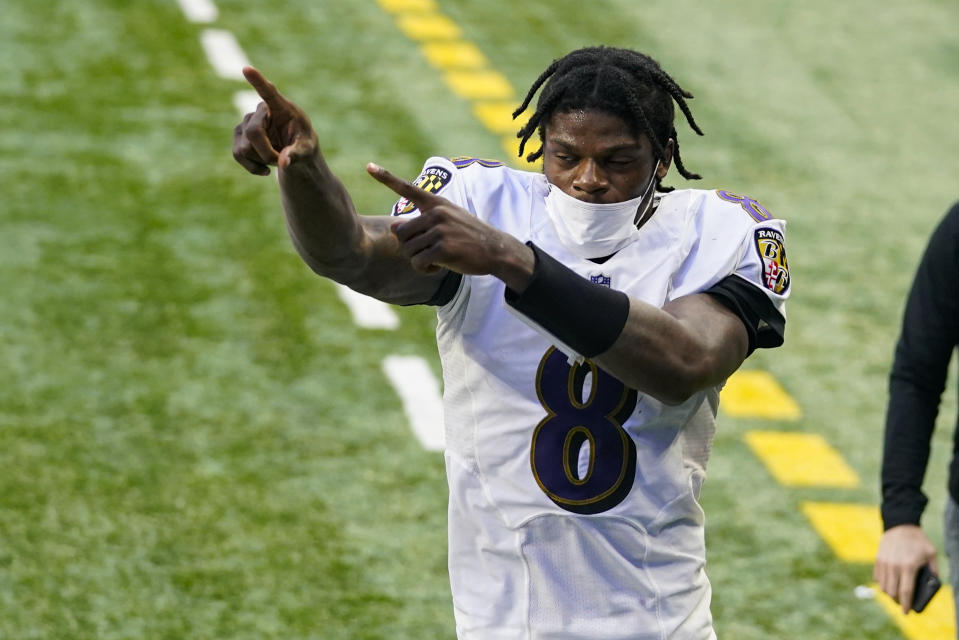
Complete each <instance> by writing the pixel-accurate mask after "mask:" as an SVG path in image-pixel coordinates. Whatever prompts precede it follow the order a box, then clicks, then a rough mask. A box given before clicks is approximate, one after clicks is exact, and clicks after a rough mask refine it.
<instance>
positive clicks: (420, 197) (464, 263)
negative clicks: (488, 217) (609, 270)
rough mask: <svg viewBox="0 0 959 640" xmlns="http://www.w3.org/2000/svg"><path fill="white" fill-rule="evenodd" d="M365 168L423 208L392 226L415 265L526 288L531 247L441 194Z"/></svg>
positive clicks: (372, 166)
mask: <svg viewBox="0 0 959 640" xmlns="http://www.w3.org/2000/svg"><path fill="white" fill-rule="evenodd" d="M366 170H367V172H369V174H370V175H371V176H373V177H374V178H375V179H376V180H377V181H379V182H380V183H381V184H384V185H386V186H387V187H389V188H390V189H391V190H392V191H393V192H395V193H396V194H397V195H400V196H402V197H404V198H406V199H408V200H409V201H411V202H412V203H413V204H415V205H416V207H417V208H418V209H419V210H420V215H419V216H417V217H415V218H412V219H405V220H397V221H396V222H394V223H393V225H392V226H391V230H392V231H393V234H394V235H395V236H396V238H397V240H398V241H399V243H400V253H402V254H403V255H405V256H406V257H407V258H409V260H410V264H411V265H412V267H413V268H414V269H416V270H417V271H420V272H423V273H432V272H435V271H438V270H439V269H441V268H446V269H450V270H452V271H456V272H459V273H462V274H466V275H486V274H493V275H496V276H497V277H499V278H500V279H502V280H503V281H504V282H506V283H507V284H508V285H509V286H510V287H512V288H514V289H515V290H517V291H522V290H523V289H524V288H525V287H526V284H527V282H528V280H529V277H530V275H531V274H532V271H533V262H534V257H533V253H532V251H531V250H530V249H529V247H527V246H526V245H524V244H523V243H522V242H520V241H519V240H517V239H516V238H514V237H513V236H511V235H509V234H508V233H505V232H503V231H500V230H499V229H496V228H494V227H492V226H490V225H488V224H486V223H485V222H482V221H481V220H479V219H477V217H476V216H474V215H473V214H472V213H470V212H469V211H467V210H466V209H464V208H462V207H460V206H458V205H456V204H454V203H452V202H450V201H449V200H447V199H446V198H444V197H443V196H440V195H437V194H435V193H430V192H429V191H426V190H424V189H421V188H419V187H417V186H416V185H414V184H411V183H410V182H408V181H406V180H403V179H401V178H398V177H396V176H395V175H393V174H392V173H390V172H389V171H387V170H386V169H384V168H383V167H381V166H379V165H377V164H373V163H372V162H371V163H370V164H368V165H366Z"/></svg>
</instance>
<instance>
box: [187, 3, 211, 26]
mask: <svg viewBox="0 0 959 640" xmlns="http://www.w3.org/2000/svg"><path fill="white" fill-rule="evenodd" d="M179 2H180V8H181V9H182V10H183V13H184V15H186V19H187V20H189V21H190V22H198V23H201V24H208V23H210V22H215V21H216V19H217V17H219V11H217V9H216V5H215V4H213V0H179Z"/></svg>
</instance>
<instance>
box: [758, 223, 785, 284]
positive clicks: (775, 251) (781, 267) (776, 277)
mask: <svg viewBox="0 0 959 640" xmlns="http://www.w3.org/2000/svg"><path fill="white" fill-rule="evenodd" d="M753 237H754V239H755V241H756V251H757V252H759V259H760V260H761V261H762V265H763V274H762V281H763V286H764V287H766V288H767V289H769V290H770V291H772V292H773V293H775V294H777V295H783V294H784V293H786V291H787V290H788V289H789V264H788V263H787V262H786V240H785V238H783V234H781V233H779V232H778V231H776V230H775V229H766V228H762V227H760V228H759V229H756V231H755V232H754V234H753Z"/></svg>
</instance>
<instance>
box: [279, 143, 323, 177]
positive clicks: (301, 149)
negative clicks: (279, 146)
mask: <svg viewBox="0 0 959 640" xmlns="http://www.w3.org/2000/svg"><path fill="white" fill-rule="evenodd" d="M316 147H317V145H316V140H314V139H313V137H312V136H305V135H298V136H296V138H294V139H293V142H292V143H291V144H289V145H287V146H286V147H284V148H283V150H282V151H280V157H279V159H278V160H277V166H279V167H280V168H281V169H288V168H289V167H290V166H292V165H294V164H296V163H297V162H300V161H302V160H304V159H307V158H309V157H310V156H312V155H313V154H314V153H316Z"/></svg>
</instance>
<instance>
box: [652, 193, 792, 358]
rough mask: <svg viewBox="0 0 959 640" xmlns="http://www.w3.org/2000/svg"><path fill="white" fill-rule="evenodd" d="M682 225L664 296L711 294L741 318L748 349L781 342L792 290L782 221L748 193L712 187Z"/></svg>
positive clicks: (673, 297) (770, 345)
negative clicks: (679, 251)
mask: <svg viewBox="0 0 959 640" xmlns="http://www.w3.org/2000/svg"><path fill="white" fill-rule="evenodd" d="M687 229H688V233H687V243H688V251H687V252H686V253H685V256H684V260H683V262H682V265H681V266H680V268H679V270H678V271H677V272H676V275H675V276H674V278H673V282H672V289H671V293H670V296H669V298H670V299H676V298H679V297H682V296H684V295H691V294H694V293H704V292H705V293H710V294H712V295H714V296H715V297H717V298H718V299H719V300H720V301H721V302H722V303H723V304H724V305H725V306H726V307H727V308H729V309H731V310H732V311H734V313H736V314H737V315H738V316H739V317H740V318H742V319H743V322H744V324H746V330H747V332H748V333H749V335H750V351H751V350H752V349H753V348H756V347H760V348H768V347H777V346H779V345H781V344H782V343H783V337H784V333H785V324H786V300H787V298H788V297H789V293H790V290H791V278H790V273H789V263H788V261H787V259H786V221H785V220H782V219H779V218H774V217H773V216H772V214H770V213H769V211H768V210H767V209H766V208H765V207H763V206H762V205H761V204H760V203H759V202H757V201H755V200H753V199H752V198H749V197H747V196H739V195H736V194H732V193H730V192H727V191H716V192H708V193H707V194H706V195H705V196H704V197H703V198H702V200H701V201H700V202H698V203H697V204H696V207H695V209H694V211H692V212H691V216H690V220H689V223H688V227H687Z"/></svg>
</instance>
